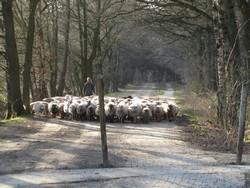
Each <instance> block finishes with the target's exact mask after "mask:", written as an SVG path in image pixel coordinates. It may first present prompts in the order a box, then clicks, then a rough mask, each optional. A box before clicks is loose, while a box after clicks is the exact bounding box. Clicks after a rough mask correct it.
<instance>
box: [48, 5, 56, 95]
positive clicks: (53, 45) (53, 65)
mask: <svg viewBox="0 0 250 188" xmlns="http://www.w3.org/2000/svg"><path fill="white" fill-rule="evenodd" d="M57 3H58V2H57V1H56V0H53V2H52V42H51V49H50V50H51V57H50V61H49V65H50V95H51V96H52V97H53V96H55V95H56V86H57V67H58V65H57V64H58V4H57Z"/></svg>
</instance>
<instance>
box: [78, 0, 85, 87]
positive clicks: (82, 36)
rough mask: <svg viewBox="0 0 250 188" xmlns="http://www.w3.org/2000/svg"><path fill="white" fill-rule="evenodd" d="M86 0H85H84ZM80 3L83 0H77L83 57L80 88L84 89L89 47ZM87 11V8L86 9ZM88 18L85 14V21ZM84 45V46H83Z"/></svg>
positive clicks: (81, 53) (81, 55)
mask: <svg viewBox="0 0 250 188" xmlns="http://www.w3.org/2000/svg"><path fill="white" fill-rule="evenodd" d="M84 2H85V0H84ZM80 5H82V1H81V0H77V14H78V27H79V38H80V41H79V43H80V59H81V82H82V83H81V84H80V88H81V91H82V89H83V83H85V81H86V78H87V60H86V59H85V57H86V54H85V51H87V47H86V46H85V41H87V40H85V36H84V34H85V32H84V31H85V28H84V31H83V28H82V23H81V22H82V18H81V9H80ZM85 6H86V2H85V3H84V4H83V9H84V10H85ZM85 11H86V10H85ZM85 19H87V18H86V17H85V16H84V23H85V22H86V20H85ZM83 45H84V46H83Z"/></svg>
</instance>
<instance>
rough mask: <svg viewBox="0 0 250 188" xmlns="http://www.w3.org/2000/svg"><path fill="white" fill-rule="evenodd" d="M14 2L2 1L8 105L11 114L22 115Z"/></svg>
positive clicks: (10, 0)
mask: <svg viewBox="0 0 250 188" xmlns="http://www.w3.org/2000/svg"><path fill="white" fill-rule="evenodd" d="M12 2H13V1H12V0H8V1H6V0H4V1H2V10H3V19H4V27H5V43H6V44H5V45H6V46H5V48H6V61H7V74H8V75H7V83H8V84H7V85H8V87H7V88H8V97H7V98H8V100H9V101H8V105H10V106H11V109H12V111H11V113H12V114H13V113H15V115H21V114H23V113H24V108H23V102H22V96H21V89H20V77H19V73H20V72H19V61H18V53H17V45H16V37H15V28H14V17H13V11H12Z"/></svg>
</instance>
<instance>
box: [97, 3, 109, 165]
mask: <svg viewBox="0 0 250 188" xmlns="http://www.w3.org/2000/svg"><path fill="white" fill-rule="evenodd" d="M96 20H97V24H96V30H95V34H96V41H95V42H96V43H95V44H96V49H97V50H98V56H99V60H98V62H97V68H96V69H97V90H98V95H99V105H100V111H99V114H100V129H101V142H102V159H103V167H108V165H109V160H108V145H107V134H106V117H105V111H104V81H103V70H102V62H101V59H102V58H101V40H100V30H101V0H98V1H97V19H96Z"/></svg>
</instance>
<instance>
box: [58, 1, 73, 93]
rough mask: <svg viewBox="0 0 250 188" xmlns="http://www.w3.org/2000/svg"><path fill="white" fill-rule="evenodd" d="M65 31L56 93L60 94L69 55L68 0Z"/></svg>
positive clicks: (63, 85)
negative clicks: (62, 56)
mask: <svg viewBox="0 0 250 188" xmlns="http://www.w3.org/2000/svg"><path fill="white" fill-rule="evenodd" d="M65 22H66V23H65V33H64V40H65V41H64V48H65V49H64V58H63V65H62V71H61V74H60V79H59V84H58V89H57V94H58V95H62V94H63V90H64V87H65V79H66V73H67V65H68V57H69V32H70V0H66V21H65Z"/></svg>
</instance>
